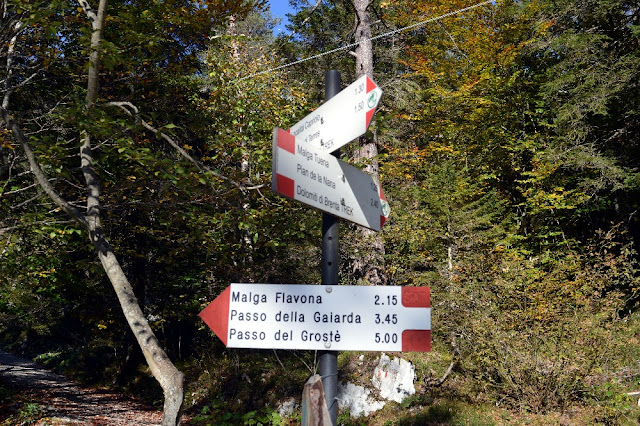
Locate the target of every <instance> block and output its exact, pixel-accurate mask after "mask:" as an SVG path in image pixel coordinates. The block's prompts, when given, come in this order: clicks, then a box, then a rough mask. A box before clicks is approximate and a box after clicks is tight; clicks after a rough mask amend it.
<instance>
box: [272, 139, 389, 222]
mask: <svg viewBox="0 0 640 426" xmlns="http://www.w3.org/2000/svg"><path fill="white" fill-rule="evenodd" d="M272 186H273V190H274V191H275V192H277V193H279V194H281V195H284V196H285V197H289V198H292V199H294V200H297V201H300V202H302V203H304V204H307V205H310V206H312V207H315V208H317V209H320V210H322V211H324V212H327V213H331V214H333V215H335V216H338V217H340V218H343V219H347V220H349V221H351V222H355V223H357V224H359V225H362V226H365V227H367V228H370V229H373V230H375V231H379V230H380V229H381V228H382V225H383V224H384V221H385V219H386V217H388V216H389V205H388V203H387V201H386V199H385V196H384V193H383V192H382V189H381V188H380V185H379V184H378V182H376V181H375V179H373V177H372V176H371V175H369V174H367V173H365V172H363V171H362V170H358V169H356V168H355V167H353V166H351V165H349V164H347V163H345V162H344V161H340V160H338V159H337V158H336V157H334V156H333V155H331V154H329V153H324V152H322V151H319V150H317V149H315V148H313V147H312V146H311V145H309V144H306V143H304V142H302V141H300V139H299V138H297V137H294V136H293V135H292V134H291V133H289V132H287V131H286V130H282V129H278V128H276V129H274V131H273V178H272Z"/></svg>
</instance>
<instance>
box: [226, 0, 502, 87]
mask: <svg viewBox="0 0 640 426" xmlns="http://www.w3.org/2000/svg"><path fill="white" fill-rule="evenodd" d="M491 3H496V0H486V1H483V2H481V3H476V4H474V5H472V6H467V7H464V8H462V9H458V10H454V11H452V12H447V13H445V14H443V15H439V16H434V17H432V18H429V19H427V20H424V21H421V22H418V23H415V24H411V25H407V26H406V27H402V28H398V29H395V30H391V31H387V32H385V33H382V34H378V35H377V36H373V37H371V38H369V40H371V41H374V40H378V39H381V38H385V37H389V36H391V35H394V34H398V33H401V32H403V31H407V30H411V29H413V28H418V27H421V26H423V25H426V24H429V23H431V22H436V21H439V20H441V19H444V18H448V17H449V16H453V15H458V14H460V13H464V12H467V11H469V10H472V9H476V8H478V7H482V6H486V5H488V4H491ZM358 44H360V42H355V43H350V44H347V45H345V46H342V47H337V48H335V49H331V50H328V51H326V52H322V53H318V54H317V55H313V56H309V57H307V58H302V59H298V60H297V61H293V62H289V63H287V64H284V65H280V66H277V67H274V68H269V69H267V70H264V71H260V72H257V73H254V74H250V75H247V76H244V77H240V78H238V79H236V80H233V81H234V82H236V81H242V80H247V79H250V78H253V77H257V76H259V75H263V74H269V73H272V72H274V71H279V70H281V69H283V68H288V67H292V66H294V65H298V64H301V63H303V62H307V61H312V60H314V59H318V58H321V57H323V56H326V55H331V54H332V53H336V52H340V51H342V50H347V49H351V48H352V47H356V46H357V45H358Z"/></svg>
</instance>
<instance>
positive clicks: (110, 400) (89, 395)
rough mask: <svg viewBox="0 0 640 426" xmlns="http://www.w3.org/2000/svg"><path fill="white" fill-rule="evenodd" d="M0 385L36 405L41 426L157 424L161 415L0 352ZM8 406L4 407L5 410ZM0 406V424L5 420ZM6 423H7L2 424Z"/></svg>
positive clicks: (122, 398) (154, 410) (153, 409)
mask: <svg viewBox="0 0 640 426" xmlns="http://www.w3.org/2000/svg"><path fill="white" fill-rule="evenodd" d="M0 384H2V385H3V386H5V387H7V388H11V389H15V390H17V391H18V392H19V399H20V400H22V401H25V400H27V401H29V402H33V403H37V404H38V407H39V410H38V413H37V417H38V418H39V419H40V420H39V421H38V423H36V424H40V425H45V424H46V425H105V426H106V425H157V424H160V422H161V417H162V413H161V412H159V411H157V410H156V409H155V408H151V407H147V406H144V405H143V404H140V403H137V402H135V401H132V400H131V399H127V398H125V397H123V396H122V395H117V394H114V393H110V392H106V391H102V390H100V389H91V388H85V387H82V386H79V385H77V384H75V383H72V382H71V381H69V380H68V379H66V378H64V377H62V376H59V375H57V374H54V373H52V372H50V371H48V370H46V369H44V368H42V367H40V366H38V365H37V364H35V363H33V362H31V361H28V360H25V359H22V358H19V357H16V356H14V355H11V354H8V353H6V352H2V351H0ZM6 408H7V407H5V409H6ZM2 411H3V409H2V407H0V424H2V421H3V420H5V418H3V415H2ZM5 424H6V423H5Z"/></svg>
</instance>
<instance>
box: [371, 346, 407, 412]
mask: <svg viewBox="0 0 640 426" xmlns="http://www.w3.org/2000/svg"><path fill="white" fill-rule="evenodd" d="M414 378H415V367H414V366H413V365H412V364H411V363H410V362H408V361H406V360H404V359H400V358H394V359H393V360H391V359H390V358H389V357H388V356H387V355H385V354H384V353H383V354H382V355H380V361H379V363H378V366H377V367H376V368H375V370H374V372H373V378H372V379H371V382H372V383H373V386H374V387H375V388H376V389H378V390H379V391H380V396H381V397H382V398H385V399H388V400H390V401H395V402H402V400H403V399H405V398H406V397H408V396H411V395H413V394H414V393H416V388H415V387H414V385H413V380H414Z"/></svg>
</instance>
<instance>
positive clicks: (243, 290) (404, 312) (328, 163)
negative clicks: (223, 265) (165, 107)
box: [200, 71, 431, 425]
mask: <svg viewBox="0 0 640 426" xmlns="http://www.w3.org/2000/svg"><path fill="white" fill-rule="evenodd" d="M325 80H326V81H325V83H326V86H325V103H324V104H322V105H321V106H320V107H318V108H317V109H316V110H315V111H313V112H312V113H311V114H309V115H308V116H306V117H305V118H303V119H302V120H300V121H299V122H298V123H297V124H295V125H294V126H293V127H292V128H291V129H290V131H286V130H282V129H278V128H276V129H274V131H273V177H272V186H273V190H274V191H275V192H277V193H279V194H281V195H284V196H285V197H289V198H292V199H294V200H298V201H300V202H302V203H305V204H307V205H310V206H312V207H315V208H317V209H319V210H321V211H322V212H323V216H322V285H321V286H316V285H302V284H287V285H283V284H231V285H230V286H229V287H227V288H226V289H225V290H224V291H223V292H222V294H220V295H219V296H218V297H217V298H216V299H215V300H214V301H213V302H211V304H209V305H208V306H207V307H206V308H205V309H203V310H202V312H200V317H201V318H202V319H203V320H204V322H205V323H206V324H207V325H208V326H209V327H210V328H211V329H212V330H213V331H214V332H215V334H216V335H217V336H218V337H219V338H220V339H221V340H222V341H223V342H224V344H225V345H226V346H227V347H232V348H255V349H304V350H318V351H319V357H318V363H319V367H320V376H321V378H322V383H323V387H324V394H325V399H326V404H327V409H328V412H329V414H330V417H331V422H332V424H334V425H335V424H336V418H337V403H336V398H337V391H338V366H337V352H336V351H394V352H395V351H429V350H431V305H430V290H429V288H428V287H391V286H338V285H337V284H338V282H339V277H338V271H339V257H340V255H339V245H338V236H339V235H338V234H339V232H338V225H339V222H340V220H339V218H343V219H347V220H349V221H351V222H354V223H357V224H359V225H362V226H365V227H368V228H370V229H373V230H375V231H380V229H382V225H383V224H384V222H385V219H386V218H387V217H388V216H389V205H388V203H387V201H386V199H385V196H384V193H383V192H382V189H381V188H380V184H379V183H378V182H377V181H376V180H375V179H374V178H373V177H372V176H370V175H369V174H367V173H365V172H363V171H361V170H358V169H356V168H355V167H353V166H351V165H349V164H347V163H345V162H343V161H340V160H339V159H338V158H337V156H338V155H339V154H338V153H337V150H339V149H340V147H342V146H344V145H345V144H347V143H349V142H350V141H352V140H353V139H355V138H357V137H359V136H361V135H363V134H364V133H365V132H366V131H367V128H368V127H369V124H370V123H371V119H372V118H373V114H374V113H375V109H376V107H377V105H378V102H379V101H380V97H381V96H382V90H381V89H380V88H379V87H378V86H377V85H376V84H375V83H374V82H373V81H372V80H371V79H370V78H369V77H368V76H366V75H365V76H363V77H361V78H359V79H358V80H356V81H355V82H354V83H353V84H351V85H349V86H348V87H347V88H346V89H344V90H342V91H340V74H339V73H338V72H337V71H328V72H327V74H326V77H325ZM332 153H333V154H332Z"/></svg>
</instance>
